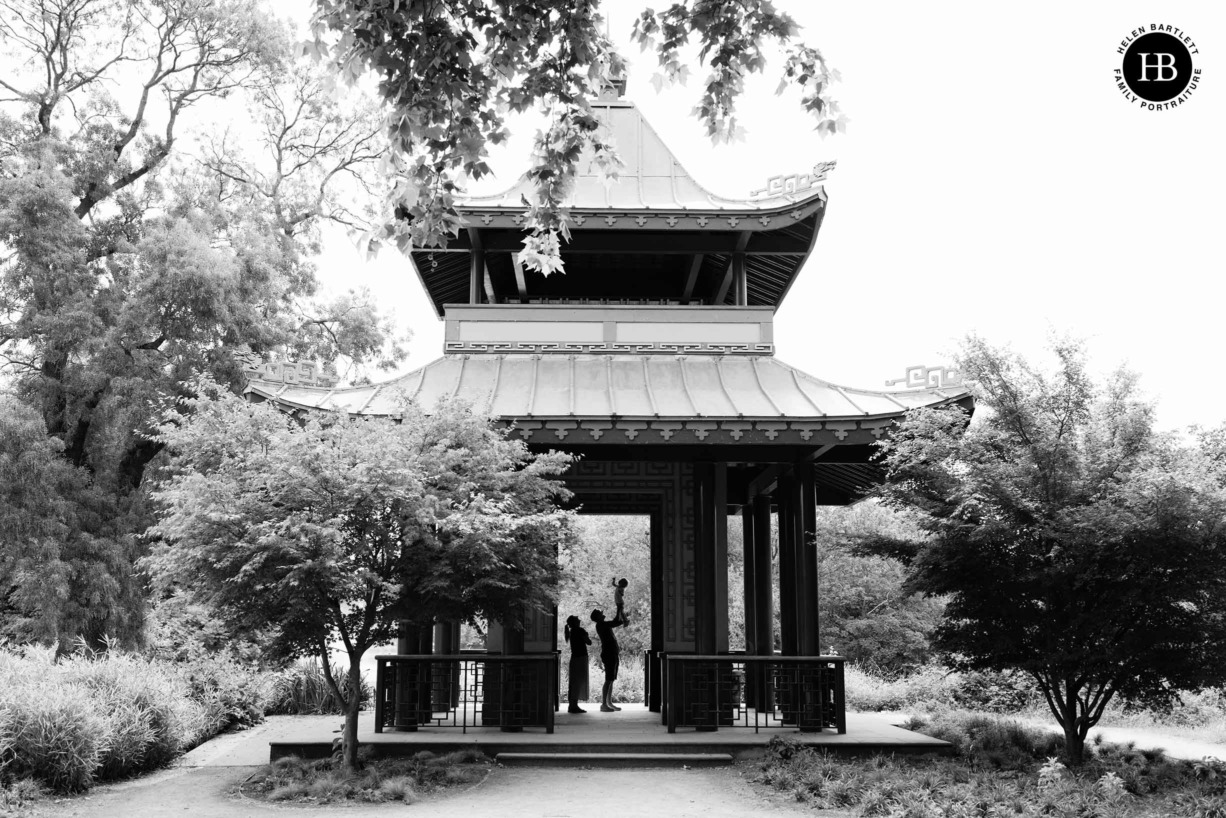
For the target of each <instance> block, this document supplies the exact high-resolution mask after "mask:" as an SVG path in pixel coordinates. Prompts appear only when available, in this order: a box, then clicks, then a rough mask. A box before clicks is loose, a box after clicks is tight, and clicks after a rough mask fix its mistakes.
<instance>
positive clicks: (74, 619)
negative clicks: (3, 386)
mask: <svg viewBox="0 0 1226 818" xmlns="http://www.w3.org/2000/svg"><path fill="white" fill-rule="evenodd" d="M106 508H107V498H106V497H105V496H104V495H103V494H102V493H101V492H98V491H97V490H96V489H95V488H94V486H93V485H92V484H91V482H90V481H89V479H88V477H87V475H85V474H83V473H82V472H81V470H79V469H76V468H74V467H73V466H72V465H70V464H69V463H67V462H65V460H64V458H63V457H62V444H61V443H60V441H59V440H57V439H55V438H49V437H48V436H47V430H46V427H45V426H44V425H43V421H42V418H41V417H39V415H38V412H37V411H35V410H34V409H32V408H31V407H29V406H27V405H26V404H24V403H22V402H21V401H20V400H18V399H17V398H15V397H12V396H10V395H3V394H0V641H4V640H6V639H11V640H13V641H15V642H17V643H19V644H20V643H27V642H44V643H47V644H54V643H57V642H59V643H60V644H61V646H62V647H65V648H70V647H71V640H72V637H73V635H75V634H76V633H77V632H78V628H80V627H81V626H82V625H84V627H85V629H86V630H87V631H88V632H97V633H108V632H109V633H116V632H120V631H123V630H124V629H125V628H128V627H130V626H131V623H130V622H128V621H127V620H126V617H130V616H131V615H132V611H133V610H134V609H135V608H136V607H137V606H135V605H132V604H131V600H128V602H129V604H127V605H122V604H121V605H116V606H109V605H100V604H98V603H99V602H100V601H102V600H110V599H114V598H121V597H122V594H123V593H124V590H125V589H123V588H121V587H118V583H117V581H116V579H115V577H116V576H117V574H119V573H120V571H119V569H120V567H121V566H120V565H117V564H116V563H122V562H123V561H125V560H127V559H130V551H131V549H132V547H133V546H134V542H133V541H132V539H131V538H117V537H115V532H114V531H113V530H112V526H113V523H112V521H111V520H110V519H109V518H108V516H107V515H106V513H105V510H106ZM115 543H118V544H119V545H120V546H126V547H124V548H122V549H117V548H114V547H108V546H110V545H113V544H115Z"/></svg>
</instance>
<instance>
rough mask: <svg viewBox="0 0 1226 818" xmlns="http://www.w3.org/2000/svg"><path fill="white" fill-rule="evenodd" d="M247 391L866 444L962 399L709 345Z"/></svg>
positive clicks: (296, 402) (453, 363)
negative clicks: (851, 381) (709, 351)
mask: <svg viewBox="0 0 1226 818" xmlns="http://www.w3.org/2000/svg"><path fill="white" fill-rule="evenodd" d="M247 394H249V395H253V396H256V397H259V398H262V399H265V400H271V401H274V402H276V403H277V404H278V405H280V406H282V407H284V408H286V409H287V410H291V411H318V410H328V411H345V412H349V413H351V414H358V415H372V416H394V415H396V414H397V413H398V411H397V406H398V403H399V400H400V396H403V397H406V398H411V399H414V400H417V401H418V402H419V403H421V404H422V405H424V406H427V407H428V406H432V405H434V404H435V403H437V402H438V401H440V400H448V399H453V398H456V399H460V400H464V401H467V402H468V403H470V404H471V405H473V406H474V407H476V408H477V409H478V410H480V411H483V412H485V413H486V414H489V415H491V416H493V417H496V418H498V419H500V420H501V421H502V422H504V423H507V424H509V425H512V426H513V427H514V428H515V429H516V430H517V431H518V433H519V434H521V435H522V436H523V437H524V438H526V439H529V440H532V441H534V442H540V441H554V442H557V441H569V442H570V443H576V442H583V443H606V444H607V443H643V442H652V443H663V444H672V443H703V444H717V443H725V444H729V445H735V444H740V443H743V442H757V443H762V444H773V445H779V444H793V445H826V444H829V445H841V444H843V445H850V444H855V443H870V442H873V441H875V440H877V439H880V437H881V435H882V434H884V433H885V432H886V431H887V429H888V428H889V427H890V426H891V425H892V424H893V423H894V422H895V421H897V420H898V419H899V418H901V417H902V416H903V414H904V413H905V412H906V411H907V410H908V409H913V408H919V407H923V406H942V405H948V404H950V403H962V404H964V405H966V406H968V408H969V406H970V405H971V404H970V402H971V398H970V394H969V393H968V392H966V391H964V390H960V389H940V388H937V389H917V390H906V391H900V392H881V391H874V390H864V389H850V388H847V387H841V386H837V385H835V384H831V383H828V382H826V381H822V380H820V379H818V378H814V377H813V376H811V375H807V374H806V373H804V372H801V371H800V370H798V369H795V368H794V367H791V366H788V365H787V364H785V363H782V362H781V361H778V360H776V359H774V358H768V357H758V356H723V357H721V356H711V355H706V356H702V355H690V356H685V355H677V356H664V355H661V356H650V357H644V356H635V355H517V354H506V355H492V354H490V355H448V356H444V357H443V358H440V359H438V360H436V361H433V362H432V363H430V364H427V365H426V366H424V367H422V368H420V369H418V370H415V371H413V372H411V373H409V374H407V375H405V376H403V377H402V378H397V379H395V380H393V381H389V382H387V383H384V384H379V385H373V386H363V387H350V388H345V389H326V388H322V387H310V386H298V385H287V384H272V383H268V382H263V381H253V382H252V383H251V384H250V385H249V386H248V387H247ZM572 434H573V435H574V437H571V435H572Z"/></svg>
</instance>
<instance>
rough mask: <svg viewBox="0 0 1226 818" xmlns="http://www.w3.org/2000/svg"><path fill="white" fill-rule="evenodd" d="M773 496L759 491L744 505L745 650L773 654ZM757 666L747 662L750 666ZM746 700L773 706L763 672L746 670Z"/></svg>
mask: <svg viewBox="0 0 1226 818" xmlns="http://www.w3.org/2000/svg"><path fill="white" fill-rule="evenodd" d="M770 520H771V498H770V495H767V494H758V495H755V496H753V497H751V498H749V502H748V503H746V504H745V505H744V506H743V507H742V508H741V522H742V525H743V526H744V542H745V561H744V565H745V653H746V655H748V656H771V655H773V654H774V648H775V629H774V619H775V611H774V594H773V585H774V583H773V582H772V576H771V536H770V533H771V524H770ZM753 667H756V666H754V665H748V666H747V670H748V669H749V668H753ZM745 683H746V689H745V702H746V704H748V705H750V706H752V707H754V708H756V709H758V710H765V709H768V708H769V707H770V698H769V683H768V680H767V679H766V678H765V676H764V675H762V674H759V673H748V672H747V673H746V675H745Z"/></svg>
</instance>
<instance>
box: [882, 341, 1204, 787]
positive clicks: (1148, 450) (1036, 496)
mask: <svg viewBox="0 0 1226 818" xmlns="http://www.w3.org/2000/svg"><path fill="white" fill-rule="evenodd" d="M1053 351H1054V353H1055V357H1056V361H1057V365H1056V368H1055V371H1054V372H1052V373H1044V372H1042V371H1040V370H1038V369H1036V368H1035V367H1033V366H1032V365H1030V364H1029V363H1027V362H1026V361H1023V360H1021V359H1020V358H1018V357H1017V356H1015V355H1013V354H1011V353H1009V352H1007V351H1003V350H998V349H995V348H993V347H991V346H989V345H988V344H986V343H985V342H983V341H981V340H979V339H977V338H974V337H972V338H970V339H968V340H967V342H966V344H965V347H964V350H963V355H962V360H961V361H960V367H961V369H962V371H963V372H964V373H965V374H966V375H967V376H968V378H969V380H970V382H971V383H973V384H974V387H975V394H976V398H977V401H978V405H979V406H980V407H982V411H981V413H980V417H977V418H976V422H975V423H973V424H971V426H970V428H969V429H966V430H965V432H964V427H965V424H966V417H965V415H964V413H963V412H962V411H961V410H959V409H957V408H953V409H925V410H917V411H913V412H910V413H908V416H907V418H906V419H905V421H904V422H903V423H902V424H901V426H900V428H899V429H898V430H897V431H896V433H895V434H894V435H893V436H892V437H891V438H890V440H889V441H887V442H885V443H884V444H882V456H883V462H884V464H885V465H886V467H887V469H888V472H889V473H888V481H887V483H886V484H885V486H884V488H883V490H882V496H883V497H884V498H885V500H886V502H888V503H889V504H891V505H893V506H895V507H899V508H908V509H912V510H914V511H915V512H916V513H917V514H918V515H919V521H920V524H921V526H922V527H923V528H924V529H925V530H926V531H927V532H928V534H929V539H928V540H927V541H926V542H924V543H923V544H922V545H921V546H920V548H919V551H918V556H917V557H916V559H915V562H914V563H913V566H912V571H913V574H912V577H911V580H910V588H911V589H912V590H917V591H923V592H925V593H929V594H936V595H948V596H949V603H948V606H947V608H946V613H945V620H944V622H943V624H942V625H941V627H940V628H939V629H938V631H937V633H936V637H935V638H936V643H937V645H938V647H939V648H940V649H941V650H942V651H943V652H944V653H945V655H946V656H947V657H948V658H949V660H950V661H951V662H952V663H953V664H954V666H955V667H957V668H960V669H964V670H1008V669H1014V670H1019V671H1022V672H1024V673H1026V674H1027V675H1028V676H1030V677H1031V678H1033V679H1034V682H1035V684H1036V686H1037V687H1038V689H1039V690H1040V692H1041V693H1042V694H1043V696H1044V698H1045V700H1046V701H1047V703H1048V706H1049V707H1050V709H1051V711H1052V713H1053V714H1054V715H1055V716H1056V719H1057V721H1058V722H1059V723H1060V725H1061V726H1062V727H1063V729H1064V731H1065V738H1066V742H1067V746H1068V755H1069V757H1070V758H1071V760H1072V763H1078V761H1079V760H1080V756H1081V750H1082V747H1083V745H1084V741H1085V736H1086V734H1087V732H1088V731H1089V729H1090V728H1091V727H1092V726H1093V725H1094V724H1095V723H1096V722H1097V721H1098V720H1099V718H1100V717H1101V716H1102V713H1103V710H1104V708H1105V707H1106V706H1107V705H1108V703H1109V702H1110V701H1111V700H1112V699H1113V698H1114V697H1115V696H1117V695H1118V696H1120V697H1122V698H1124V699H1125V700H1128V701H1131V702H1136V703H1139V704H1144V705H1147V706H1152V707H1161V706H1163V705H1165V704H1169V703H1170V702H1171V701H1173V700H1174V698H1175V696H1176V695H1177V691H1179V690H1197V689H1200V688H1202V687H1205V686H1209V685H1220V684H1221V683H1222V682H1223V681H1226V587H1223V586H1224V585H1226V526H1224V525H1223V522H1226V490H1224V489H1223V486H1224V485H1226V480H1223V479H1222V472H1221V471H1220V470H1218V469H1215V467H1214V465H1213V463H1212V461H1211V460H1209V459H1208V458H1205V457H1203V456H1202V455H1201V453H1200V452H1199V451H1198V450H1195V449H1183V448H1180V447H1179V446H1177V445H1176V444H1175V443H1174V442H1173V441H1171V440H1169V439H1167V438H1164V437H1163V436H1161V435H1158V434H1157V433H1155V432H1154V430H1153V422H1152V408H1151V407H1150V406H1149V404H1147V403H1146V402H1145V401H1143V400H1142V399H1141V398H1140V397H1139V395H1138V391H1137V384H1136V379H1135V377H1133V376H1132V375H1130V374H1129V373H1127V372H1119V373H1117V374H1116V375H1115V376H1114V377H1113V378H1112V379H1111V380H1109V381H1108V382H1107V383H1105V384H1103V385H1101V386H1095V385H1094V384H1093V383H1092V381H1091V379H1090V377H1089V376H1088V374H1087V373H1086V369H1085V361H1084V353H1083V351H1082V348H1081V346H1080V345H1078V344H1076V343H1072V342H1067V341H1058V342H1056V343H1055V345H1054V347H1053Z"/></svg>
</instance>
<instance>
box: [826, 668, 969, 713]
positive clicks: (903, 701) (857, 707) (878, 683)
mask: <svg viewBox="0 0 1226 818" xmlns="http://www.w3.org/2000/svg"><path fill="white" fill-rule="evenodd" d="M843 679H844V685H845V687H846V697H847V698H846V701H847V709H848V710H853V711H881V710H912V709H921V710H932V709H940V708H943V707H948V706H949V702H950V701H952V700H953V698H954V692H955V691H956V690H957V688H958V684H959V678H958V675H957V674H954V673H951V672H950V671H948V670H946V669H945V668H943V667H941V666H939V665H925V666H924V667H922V668H920V669H919V670H917V671H915V672H914V673H912V674H910V675H908V676H902V677H899V678H897V679H886V678H883V677H881V676H878V675H875V674H873V673H871V672H869V671H867V670H865V669H864V668H863V667H861V666H859V665H847V666H846V667H845V669H844V676H843Z"/></svg>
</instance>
